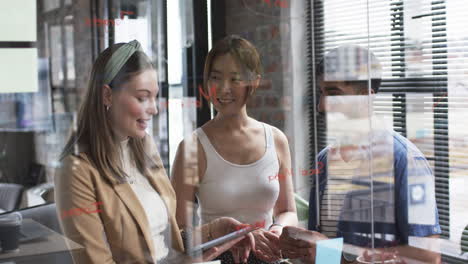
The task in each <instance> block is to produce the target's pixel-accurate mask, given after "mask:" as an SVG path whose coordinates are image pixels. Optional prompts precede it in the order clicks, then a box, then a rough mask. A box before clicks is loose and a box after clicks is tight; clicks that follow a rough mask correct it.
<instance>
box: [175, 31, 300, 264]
mask: <svg viewBox="0 0 468 264" xmlns="http://www.w3.org/2000/svg"><path fill="white" fill-rule="evenodd" d="M260 74H261V63H260V57H259V54H258V52H257V50H256V49H255V47H254V46H253V45H252V44H251V43H250V42H248V41H247V40H245V39H243V38H241V37H238V36H228V37H225V38H224V39H222V40H220V41H219V42H218V43H216V44H215V45H214V47H213V49H212V50H211V51H210V52H209V54H208V56H207V58H206V61H205V70H204V82H205V83H204V84H205V85H204V86H205V89H206V90H209V91H207V92H208V93H209V94H210V98H211V101H212V103H213V105H214V107H215V109H216V110H217V115H216V116H215V117H214V119H212V120H210V121H209V122H207V123H206V124H205V125H203V126H202V127H201V128H199V129H197V130H196V131H195V132H194V134H193V137H191V138H187V139H185V140H184V141H183V142H182V143H181V144H180V146H179V149H178V152H177V154H176V158H175V162H174V169H173V175H172V177H171V179H172V182H173V185H174V189H175V191H176V194H177V197H178V204H177V222H178V223H179V225H180V226H190V225H191V224H192V213H193V212H192V208H193V206H194V204H193V203H194V201H195V198H197V200H198V202H199V206H200V219H201V222H202V223H209V222H210V221H212V220H213V219H216V218H218V217H233V218H235V219H237V220H239V221H241V222H246V223H249V224H255V223H259V222H260V223H262V222H264V223H265V227H264V228H262V229H259V230H257V231H254V232H253V236H254V238H255V245H256V247H255V249H254V248H249V246H242V247H235V248H233V249H231V250H230V252H226V253H225V254H223V255H222V256H221V257H220V259H221V260H222V263H234V262H235V263H238V262H239V261H244V262H248V263H269V262H275V261H277V260H279V259H280V258H281V254H280V253H279V236H280V235H281V232H282V227H283V226H285V225H293V226H294V225H296V224H297V215H296V207H295V202H294V195H293V185H292V180H291V175H290V173H289V171H290V169H291V158H290V153H289V145H288V141H287V138H286V136H285V135H284V134H283V133H282V132H281V131H280V130H279V129H277V128H275V127H272V126H270V125H268V124H265V123H262V122H259V121H257V120H255V119H253V118H251V117H249V116H248V114H247V109H246V102H247V99H248V98H249V96H251V95H252V94H253V93H254V91H255V89H256V88H257V87H258V85H259V82H260V78H261V75H260ZM208 88H209V89H208ZM194 150H197V151H196V152H195V151H194ZM194 164H196V165H197V166H196V168H195V167H194V166H193V165H194ZM272 175H285V176H284V177H283V176H282V177H281V179H279V177H272ZM272 178H275V179H274V180H271V179H272ZM250 252H252V253H253V254H250Z"/></svg>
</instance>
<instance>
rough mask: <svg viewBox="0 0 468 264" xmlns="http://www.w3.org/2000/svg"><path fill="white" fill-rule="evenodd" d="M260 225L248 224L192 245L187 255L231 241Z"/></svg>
mask: <svg viewBox="0 0 468 264" xmlns="http://www.w3.org/2000/svg"><path fill="white" fill-rule="evenodd" d="M259 228H260V227H256V226H248V227H245V228H242V229H239V230H237V231H234V232H232V233H229V234H227V235H224V236H222V237H218V238H216V239H213V240H211V241H208V242H206V243H203V244H201V245H198V246H195V247H193V248H192V249H191V250H190V251H189V255H191V256H193V255H200V254H201V253H202V252H203V251H206V250H208V249H210V248H212V247H215V246H217V245H221V244H224V243H226V242H228V241H231V240H233V239H236V238H238V237H242V236H244V235H246V234H248V233H250V232H252V231H254V230H257V229H259Z"/></svg>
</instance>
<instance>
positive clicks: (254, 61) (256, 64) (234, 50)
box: [203, 35, 262, 95]
mask: <svg viewBox="0 0 468 264" xmlns="http://www.w3.org/2000/svg"><path fill="white" fill-rule="evenodd" d="M225 54H230V55H231V56H233V57H234V59H235V60H236V61H237V63H239V64H240V66H241V67H242V70H244V72H243V74H244V78H247V80H253V79H255V78H256V76H257V75H261V74H262V63H261V61H260V55H259V54H258V51H257V49H256V48H255V46H254V45H253V44H252V43H250V42H249V41H248V40H246V39H244V38H241V37H239V36H237V35H229V36H227V37H224V38H223V39H221V40H219V41H218V42H216V44H215V45H214V46H213V48H212V49H211V50H210V52H209V53H208V56H206V60H205V69H204V72H203V88H204V89H205V91H208V87H207V86H208V79H209V75H210V72H211V67H212V66H213V62H214V60H215V59H216V58H217V57H218V56H222V55H225ZM256 88H257V87H250V89H252V90H251V91H250V92H249V95H251V94H253V93H254V92H255V89H256Z"/></svg>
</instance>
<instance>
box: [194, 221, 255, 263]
mask: <svg viewBox="0 0 468 264" xmlns="http://www.w3.org/2000/svg"><path fill="white" fill-rule="evenodd" d="M258 228H259V227H258V226H257V225H243V224H242V223H241V222H239V221H237V220H235V219H234V218H231V217H221V218H218V219H216V220H213V221H212V222H210V223H209V224H205V225H203V226H202V228H201V230H203V229H204V232H202V233H203V234H205V235H207V233H209V235H208V237H212V238H214V239H211V240H209V241H206V242H205V243H202V244H200V245H195V246H193V247H192V248H190V247H189V246H187V247H188V248H187V254H188V255H190V256H192V257H194V258H196V259H197V260H204V261H207V260H211V259H214V258H216V257H217V256H219V255H220V254H222V253H224V252H226V251H227V250H229V249H231V248H232V247H233V246H234V245H236V244H237V243H239V242H241V241H243V240H245V242H246V243H249V244H250V246H251V247H252V248H254V247H255V242H254V239H253V236H252V234H250V232H252V231H254V230H256V229H258ZM204 237H206V236H204ZM246 239H247V240H246Z"/></svg>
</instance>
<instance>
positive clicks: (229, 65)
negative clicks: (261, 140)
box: [207, 53, 250, 114]
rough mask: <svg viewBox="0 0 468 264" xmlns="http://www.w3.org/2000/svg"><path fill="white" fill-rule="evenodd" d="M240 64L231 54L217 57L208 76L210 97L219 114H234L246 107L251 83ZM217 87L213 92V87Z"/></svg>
mask: <svg viewBox="0 0 468 264" xmlns="http://www.w3.org/2000/svg"><path fill="white" fill-rule="evenodd" d="M242 72H243V71H242V68H241V67H240V65H239V63H237V62H236V60H235V59H234V58H233V56H232V55H231V54H229V53H227V54H224V55H220V56H217V57H216V58H215V59H214V60H213V65H212V67H211V71H210V73H209V76H208V83H207V84H208V87H210V89H209V90H210V97H211V99H212V102H213V105H214V107H215V108H216V110H217V111H218V112H221V113H223V114H229V113H231V114H234V113H237V112H239V110H240V109H242V108H244V107H245V104H246V102H247V97H248V93H249V83H250V82H249V81H247V80H245V76H244V75H243V74H242ZM213 86H214V87H215V89H214V90H213V91H214V92H212V89H211V87H213Z"/></svg>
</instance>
